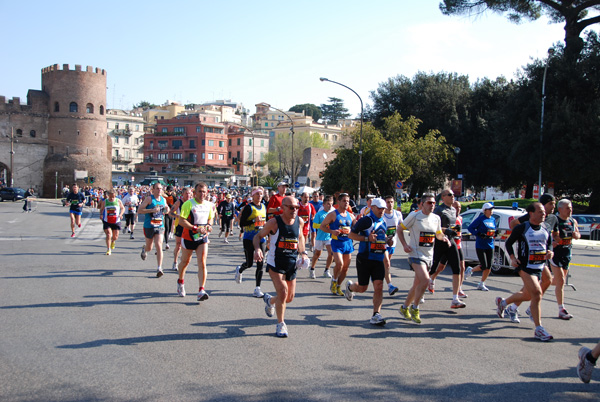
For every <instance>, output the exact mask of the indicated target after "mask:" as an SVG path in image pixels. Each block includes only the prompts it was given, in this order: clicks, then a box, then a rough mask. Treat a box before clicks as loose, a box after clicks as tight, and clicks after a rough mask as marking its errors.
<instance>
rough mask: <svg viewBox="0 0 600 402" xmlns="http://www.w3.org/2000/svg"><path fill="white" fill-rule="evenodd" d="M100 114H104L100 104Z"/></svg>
mask: <svg viewBox="0 0 600 402" xmlns="http://www.w3.org/2000/svg"><path fill="white" fill-rule="evenodd" d="M100 114H101V115H103V114H104V106H102V105H100Z"/></svg>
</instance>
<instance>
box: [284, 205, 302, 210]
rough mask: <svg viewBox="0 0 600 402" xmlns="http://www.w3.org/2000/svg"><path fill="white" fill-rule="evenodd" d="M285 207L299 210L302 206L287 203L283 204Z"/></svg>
mask: <svg viewBox="0 0 600 402" xmlns="http://www.w3.org/2000/svg"><path fill="white" fill-rule="evenodd" d="M283 206H284V207H288V208H289V209H295V210H298V209H300V206H298V205H287V204H283Z"/></svg>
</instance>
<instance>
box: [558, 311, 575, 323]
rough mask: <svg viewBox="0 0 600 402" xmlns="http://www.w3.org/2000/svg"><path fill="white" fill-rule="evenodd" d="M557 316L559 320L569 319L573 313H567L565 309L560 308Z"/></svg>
mask: <svg viewBox="0 0 600 402" xmlns="http://www.w3.org/2000/svg"><path fill="white" fill-rule="evenodd" d="M558 318H560V319H561V320H570V319H571V318H573V314H569V312H568V311H567V309H564V308H562V309H560V311H559V312H558Z"/></svg>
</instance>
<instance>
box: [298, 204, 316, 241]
mask: <svg viewBox="0 0 600 402" xmlns="http://www.w3.org/2000/svg"><path fill="white" fill-rule="evenodd" d="M316 213H317V210H316V209H315V207H313V205H312V204H311V203H310V201H309V195H308V193H307V192H304V193H302V196H301V197H300V209H299V210H298V216H299V217H300V218H302V220H303V221H304V223H305V224H304V227H303V228H302V234H303V235H304V240H305V241H306V240H308V235H309V233H310V226H311V225H312V220H313V219H314V217H315V214H316ZM305 248H307V247H306V245H305Z"/></svg>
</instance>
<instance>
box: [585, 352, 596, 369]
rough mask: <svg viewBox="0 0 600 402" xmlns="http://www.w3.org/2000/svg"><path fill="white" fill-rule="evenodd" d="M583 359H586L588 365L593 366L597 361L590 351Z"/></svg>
mask: <svg viewBox="0 0 600 402" xmlns="http://www.w3.org/2000/svg"><path fill="white" fill-rule="evenodd" d="M585 358H586V359H588V360H589V361H590V363H592V364H593V365H594V366H595V365H596V361H597V360H598V358H597V357H594V356H592V351H591V350H590V351H589V352H588V353H587V355H585Z"/></svg>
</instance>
